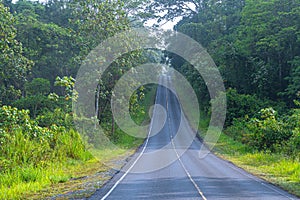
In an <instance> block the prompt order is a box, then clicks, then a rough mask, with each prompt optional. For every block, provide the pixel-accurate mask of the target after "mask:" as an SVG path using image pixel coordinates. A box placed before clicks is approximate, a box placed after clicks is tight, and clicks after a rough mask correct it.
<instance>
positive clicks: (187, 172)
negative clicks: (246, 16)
mask: <svg viewBox="0 0 300 200" xmlns="http://www.w3.org/2000/svg"><path fill="white" fill-rule="evenodd" d="M167 81H168V80H167ZM166 101H167V103H166V104H167V116H168V125H169V127H170V128H171V125H170V124H171V118H170V115H169V114H168V110H169V104H168V91H167V93H166ZM181 113H182V112H181ZM170 139H171V143H172V146H173V149H174V151H175V153H176V156H177V159H178V160H179V162H180V164H181V166H182V168H183V170H184V171H185V173H186V175H187V176H188V177H189V179H190V181H191V182H192V183H193V185H194V187H195V188H196V190H197V192H198V193H199V194H200V196H201V197H202V199H203V200H207V199H206V197H205V196H204V194H203V192H202V191H201V189H200V188H199V186H198V185H197V183H196V182H195V180H194V179H193V178H192V176H191V174H190V173H189V171H188V170H187V168H186V167H185V165H184V164H183V162H182V160H181V158H180V156H179V154H178V152H177V150H176V148H175V144H174V140H173V137H172V134H171V133H170Z"/></svg>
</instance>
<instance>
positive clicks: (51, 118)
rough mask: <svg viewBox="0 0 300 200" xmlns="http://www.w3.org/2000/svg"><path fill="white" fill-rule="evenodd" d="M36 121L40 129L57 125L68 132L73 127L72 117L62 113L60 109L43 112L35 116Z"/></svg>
mask: <svg viewBox="0 0 300 200" xmlns="http://www.w3.org/2000/svg"><path fill="white" fill-rule="evenodd" d="M36 121H37V122H38V124H39V126H42V127H51V126H52V125H57V126H62V127H65V128H66V129H68V130H69V129H71V128H72V127H73V117H72V115H71V114H69V113H66V112H64V111H63V110H62V109H61V108H56V109H55V110H54V111H44V112H43V113H41V114H40V115H39V116H37V118H36Z"/></svg>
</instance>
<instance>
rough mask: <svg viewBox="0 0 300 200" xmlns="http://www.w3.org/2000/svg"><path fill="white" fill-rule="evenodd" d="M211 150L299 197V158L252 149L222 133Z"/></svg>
mask: <svg viewBox="0 0 300 200" xmlns="http://www.w3.org/2000/svg"><path fill="white" fill-rule="evenodd" d="M202 137H203V136H202ZM213 151H214V152H215V154H216V155H218V156H220V157H221V158H224V159H226V160H229V161H231V162H233V163H234V164H235V165H237V166H239V167H241V168H243V169H245V170H246V171H248V172H250V173H252V174H254V175H256V176H258V177H260V178H262V179H264V180H267V181H269V182H271V183H273V184H275V185H277V186H279V187H281V188H283V189H284V190H286V191H288V192H290V193H292V194H295V195H296V196H298V197H300V162H299V160H297V159H292V158H289V157H286V156H284V155H280V154H274V153H267V152H258V151H254V150H252V149H251V148H250V147H248V146H247V145H244V144H242V143H240V142H238V141H235V140H233V139H232V138H231V137H229V136H227V135H225V134H224V133H222V134H221V136H220V138H219V140H218V142H217V144H216V145H215V147H214V149H213Z"/></svg>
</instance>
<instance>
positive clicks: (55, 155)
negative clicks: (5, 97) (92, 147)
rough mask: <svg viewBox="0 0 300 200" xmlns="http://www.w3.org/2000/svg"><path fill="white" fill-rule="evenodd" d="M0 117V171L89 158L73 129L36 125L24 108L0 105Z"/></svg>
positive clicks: (89, 155)
mask: <svg viewBox="0 0 300 200" xmlns="http://www.w3.org/2000/svg"><path fill="white" fill-rule="evenodd" d="M0 121H1V123H0V142H1V145H0V169H1V171H7V170H12V169H14V168H16V167H18V166H29V165H30V166H31V165H32V166H43V165H47V164H49V163H51V162H54V161H59V162H62V161H66V160H67V159H70V158H71V159H77V160H87V159H89V158H91V154H90V153H88V152H87V151H86V149H85V146H84V145H83V142H82V140H81V137H80V135H79V134H78V133H77V132H76V131H74V130H73V129H70V130H67V129H66V128H65V127H63V126H57V125H51V126H49V127H40V126H38V124H37V122H36V121H34V120H31V119H30V117H29V111H28V110H18V109H17V108H12V107H10V106H3V107H0Z"/></svg>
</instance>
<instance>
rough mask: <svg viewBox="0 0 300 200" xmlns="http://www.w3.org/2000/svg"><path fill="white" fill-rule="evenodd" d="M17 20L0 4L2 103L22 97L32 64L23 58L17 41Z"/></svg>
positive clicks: (0, 97)
mask: <svg viewBox="0 0 300 200" xmlns="http://www.w3.org/2000/svg"><path fill="white" fill-rule="evenodd" d="M14 26H15V18H14V17H13V16H12V15H11V14H10V13H9V11H8V9H7V8H6V7H4V5H3V4H2V3H0V27H1V29H0V51H1V54H0V102H2V103H3V104H8V103H11V101H13V100H16V99H18V98H19V97H20V96H21V90H22V89H23V85H24V83H25V81H26V76H27V73H28V72H29V70H30V68H31V65H32V62H31V61H29V60H28V59H27V58H25V57H24V56H23V48H22V44H20V43H19V42H18V41H17V40H16V34H17V31H16V29H15V27H14Z"/></svg>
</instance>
